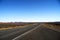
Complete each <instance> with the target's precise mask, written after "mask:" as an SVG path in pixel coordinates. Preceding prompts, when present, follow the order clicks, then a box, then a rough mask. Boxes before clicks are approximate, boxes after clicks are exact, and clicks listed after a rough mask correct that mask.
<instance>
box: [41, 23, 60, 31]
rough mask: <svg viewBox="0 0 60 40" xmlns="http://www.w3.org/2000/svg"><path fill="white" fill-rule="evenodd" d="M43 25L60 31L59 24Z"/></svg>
mask: <svg viewBox="0 0 60 40" xmlns="http://www.w3.org/2000/svg"><path fill="white" fill-rule="evenodd" d="M42 26H43V27H46V28H49V29H52V30H56V31H59V32H60V26H59V25H54V24H42Z"/></svg>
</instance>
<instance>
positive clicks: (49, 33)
mask: <svg viewBox="0 0 60 40" xmlns="http://www.w3.org/2000/svg"><path fill="white" fill-rule="evenodd" d="M28 32H29V31H28ZM28 32H25V33H24V34H22V35H23V36H21V35H20V36H17V37H16V38H14V39H12V40H60V32H58V31H55V30H51V29H48V28H45V27H42V26H40V27H37V28H35V30H33V31H30V32H29V33H28Z"/></svg>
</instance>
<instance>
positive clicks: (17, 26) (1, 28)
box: [0, 24, 33, 30]
mask: <svg viewBox="0 0 60 40" xmlns="http://www.w3.org/2000/svg"><path fill="white" fill-rule="evenodd" d="M31 25H33V24H27V25H24V26H15V27H13V26H12V27H7V28H0V30H9V29H14V28H24V27H27V26H31Z"/></svg>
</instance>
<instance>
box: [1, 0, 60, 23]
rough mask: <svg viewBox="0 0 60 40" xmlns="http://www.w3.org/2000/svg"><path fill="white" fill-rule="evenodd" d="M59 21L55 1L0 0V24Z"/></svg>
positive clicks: (59, 16)
mask: <svg viewBox="0 0 60 40" xmlns="http://www.w3.org/2000/svg"><path fill="white" fill-rule="evenodd" d="M15 21H17V22H19V21H22V22H44V21H60V4H59V2H58V1H57V0H0V22H15Z"/></svg>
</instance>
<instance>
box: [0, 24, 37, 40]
mask: <svg viewBox="0 0 60 40" xmlns="http://www.w3.org/2000/svg"><path fill="white" fill-rule="evenodd" d="M36 26H37V24H36V25H32V26H27V27H25V28H15V29H11V30H0V40H12V39H13V38H15V37H17V36H19V35H21V34H23V33H25V32H26V31H29V30H31V29H33V28H34V27H36Z"/></svg>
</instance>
